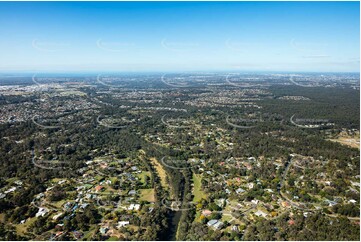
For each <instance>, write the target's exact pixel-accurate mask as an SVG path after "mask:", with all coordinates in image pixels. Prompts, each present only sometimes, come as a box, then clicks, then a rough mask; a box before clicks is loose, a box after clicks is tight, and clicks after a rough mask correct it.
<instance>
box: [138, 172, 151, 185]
mask: <svg viewBox="0 0 361 242" xmlns="http://www.w3.org/2000/svg"><path fill="white" fill-rule="evenodd" d="M137 176H138V177H139V179H140V182H141V183H142V184H145V177H146V176H148V177H149V178H150V177H151V174H150V172H149V171H142V173H140V174H137Z"/></svg>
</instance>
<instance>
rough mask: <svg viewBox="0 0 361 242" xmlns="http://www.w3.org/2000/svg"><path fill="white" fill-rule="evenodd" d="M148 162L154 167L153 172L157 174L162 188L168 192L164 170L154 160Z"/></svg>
mask: <svg viewBox="0 0 361 242" xmlns="http://www.w3.org/2000/svg"><path fill="white" fill-rule="evenodd" d="M150 161H151V162H152V165H153V166H154V168H155V170H156V171H157V173H158V176H159V177H160V183H161V185H162V187H163V188H164V189H166V190H168V189H169V184H168V183H167V173H166V171H165V170H164V168H163V166H162V165H161V164H160V163H159V161H158V160H157V159H156V158H151V159H150Z"/></svg>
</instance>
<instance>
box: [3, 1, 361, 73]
mask: <svg viewBox="0 0 361 242" xmlns="http://www.w3.org/2000/svg"><path fill="white" fill-rule="evenodd" d="M0 33H1V36H2V38H0V56H1V57H0V72H41V71H43V72H122V71H125V72H162V71H166V72H169V71H176V72H179V71H270V72H271V71H274V72H277V71H279V72H359V71H360V68H359V66H360V55H359V53H360V4H359V2H0Z"/></svg>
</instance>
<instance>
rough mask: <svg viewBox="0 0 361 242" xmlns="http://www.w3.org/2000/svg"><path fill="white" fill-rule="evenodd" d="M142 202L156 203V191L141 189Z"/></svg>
mask: <svg viewBox="0 0 361 242" xmlns="http://www.w3.org/2000/svg"><path fill="white" fill-rule="evenodd" d="M139 200H140V201H147V202H155V196H154V189H153V188H151V189H140V198H139Z"/></svg>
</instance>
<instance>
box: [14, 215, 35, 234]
mask: <svg viewBox="0 0 361 242" xmlns="http://www.w3.org/2000/svg"><path fill="white" fill-rule="evenodd" d="M35 220H36V217H32V218H29V219H28V220H26V222H25V223H24V224H17V225H15V228H16V233H17V234H20V235H24V234H25V233H26V232H27V229H28V227H29V226H30V225H31V224H32V223H33V222H34V221H35Z"/></svg>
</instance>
